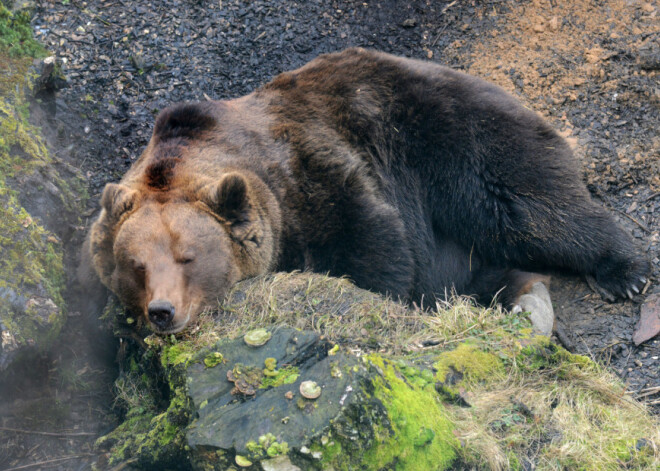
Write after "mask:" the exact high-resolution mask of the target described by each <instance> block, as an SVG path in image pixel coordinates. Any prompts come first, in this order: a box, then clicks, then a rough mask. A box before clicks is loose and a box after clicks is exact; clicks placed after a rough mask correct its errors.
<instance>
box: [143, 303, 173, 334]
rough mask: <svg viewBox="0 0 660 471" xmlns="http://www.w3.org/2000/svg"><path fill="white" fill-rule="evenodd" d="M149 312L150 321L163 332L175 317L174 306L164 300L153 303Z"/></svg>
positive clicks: (149, 307)
mask: <svg viewBox="0 0 660 471" xmlns="http://www.w3.org/2000/svg"><path fill="white" fill-rule="evenodd" d="M147 311H148V312H149V320H150V321H151V322H153V323H154V324H155V325H156V327H158V328H159V329H161V330H165V328H166V327H167V326H168V325H169V323H170V322H171V321H172V318H173V317H174V306H173V305H172V303H171V302H169V301H166V300H164V299H156V300H154V301H151V302H150V303H149V306H148V307H147Z"/></svg>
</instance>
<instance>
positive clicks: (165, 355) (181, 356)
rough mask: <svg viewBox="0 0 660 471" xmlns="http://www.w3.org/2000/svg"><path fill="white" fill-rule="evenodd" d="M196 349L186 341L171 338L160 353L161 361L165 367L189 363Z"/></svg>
mask: <svg viewBox="0 0 660 471" xmlns="http://www.w3.org/2000/svg"><path fill="white" fill-rule="evenodd" d="M195 353H196V352H195V351H194V350H192V349H191V348H190V345H189V344H188V343H186V342H177V341H176V340H173V341H172V340H170V341H169V342H167V343H166V344H165V345H164V346H163V349H162V350H161V353H160V361H161V363H162V364H163V367H165V368H167V367H168V366H169V365H172V366H177V365H183V366H185V365H187V364H188V363H189V362H190V361H191V360H192V359H193V358H194V357H195Z"/></svg>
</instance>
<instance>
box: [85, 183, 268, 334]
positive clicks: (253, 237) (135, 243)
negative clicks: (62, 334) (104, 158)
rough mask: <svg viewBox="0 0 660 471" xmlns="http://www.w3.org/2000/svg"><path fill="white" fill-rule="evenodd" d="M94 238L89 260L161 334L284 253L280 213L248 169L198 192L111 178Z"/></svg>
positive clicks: (214, 303) (182, 324) (176, 328)
mask: <svg viewBox="0 0 660 471" xmlns="http://www.w3.org/2000/svg"><path fill="white" fill-rule="evenodd" d="M101 205H102V211H101V214H100V216H99V218H98V220H97V221H96V222H95V223H94V225H93V226H92V229H91V233H90V239H89V250H90V252H89V256H90V259H91V264H92V265H93V267H94V268H95V270H96V272H97V273H98V275H99V277H100V278H101V281H102V282H103V283H104V284H105V285H106V286H107V287H108V288H110V289H111V290H112V291H113V292H114V293H115V294H116V295H117V296H118V297H119V299H120V300H121V301H122V303H123V304H124V305H125V306H126V307H127V308H128V309H129V310H131V311H133V312H135V313H142V314H143V315H144V317H145V319H146V321H147V322H148V323H149V325H150V326H151V327H152V329H153V330H154V331H156V332H158V333H162V334H169V333H175V332H179V331H181V330H182V329H184V328H185V327H186V326H187V325H188V324H189V323H190V322H191V321H193V320H194V319H195V318H196V316H197V314H199V313H200V312H201V311H203V310H204V309H206V308H207V307H213V306H217V301H218V300H219V299H222V298H223V297H224V295H225V294H226V293H227V291H228V290H229V288H231V286H232V285H233V284H234V283H236V282H237V281H239V280H241V279H243V278H247V277H250V276H255V275H258V274H261V273H265V272H266V271H268V270H269V269H271V268H272V267H273V265H274V263H275V261H276V257H277V255H278V241H279V233H280V226H281V220H280V212H279V207H278V205H277V202H276V201H275V198H274V196H273V194H272V193H271V191H270V190H269V189H268V188H267V187H266V185H265V184H264V183H263V182H262V181H261V180H260V179H259V178H257V177H256V176H255V175H253V174H251V173H250V172H230V173H227V174H225V175H224V176H223V177H222V178H221V179H220V181H219V182H217V183H208V184H205V185H204V186H202V187H200V188H198V189H197V190H195V191H194V192H193V194H192V195H185V196H184V195H182V194H177V193H176V192H170V193H168V194H167V195H166V196H164V195H163V194H153V193H149V192H142V191H140V190H139V189H137V190H136V189H133V188H131V187H130V186H127V185H124V184H108V185H107V186H106V188H105V190H104V192H103V196H102V198H101Z"/></svg>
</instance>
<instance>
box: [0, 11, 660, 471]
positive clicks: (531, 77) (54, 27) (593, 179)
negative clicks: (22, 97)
mask: <svg viewBox="0 0 660 471" xmlns="http://www.w3.org/2000/svg"><path fill="white" fill-rule="evenodd" d="M33 24H34V27H35V30H36V37H37V39H39V40H41V41H42V42H43V43H44V44H45V45H46V47H47V48H48V49H49V50H51V51H53V52H54V53H55V54H57V55H58V56H59V57H62V58H66V59H67V65H66V68H65V73H66V75H67V76H68V79H69V88H67V89H65V90H62V91H60V92H59V94H58V96H57V97H43V103H42V106H43V107H45V108H47V109H49V110H50V113H51V115H50V118H49V119H48V122H49V126H51V128H52V133H51V134H52V135H51V138H50V141H51V145H52V146H54V149H55V151H56V152H61V153H62V155H65V156H66V158H68V159H69V160H70V161H71V162H72V163H74V164H75V165H76V166H78V167H79V168H81V169H82V170H83V171H84V172H85V174H86V176H87V177H88V179H89V191H90V195H91V199H90V205H89V210H88V211H87V212H86V213H85V214H84V218H85V221H84V222H85V223H87V222H88V220H87V218H89V217H91V216H92V214H93V213H94V212H95V210H96V209H97V207H98V206H97V201H98V197H99V195H100V192H101V190H102V188H103V185H104V184H105V183H106V182H110V181H116V180H118V179H119V178H120V177H121V175H122V174H123V173H124V172H125V171H126V170H127V169H128V167H129V166H130V165H131V164H132V163H133V161H135V159H136V158H137V157H138V156H139V155H140V152H141V151H142V149H143V148H144V146H145V145H146V143H147V141H148V139H149V136H150V132H151V128H152V126H153V122H154V118H155V115H156V114H157V112H158V111H159V110H161V109H163V108H165V107H166V106H168V105H169V104H172V103H174V102H180V101H187V100H205V99H223V98H231V97H237V96H241V95H243V94H246V93H249V92H250V91H252V90H254V89H255V88H256V87H258V86H259V85H262V84H264V83H266V82H267V81H268V80H269V79H270V78H272V77H273V76H275V75H276V74H277V73H279V72H282V71H285V70H289V69H292V68H295V67H298V66H301V65H302V64H304V63H305V62H307V61H309V60H311V59H312V58H314V57H315V56H317V55H318V54H321V53H324V52H331V51H337V50H341V49H344V48H346V47H350V46H363V47H368V48H374V49H379V50H383V51H386V52H391V53H395V54H399V55H403V56H408V57H414V58H420V59H430V60H432V61H436V62H438V63H441V64H445V65H449V66H450V67H453V68H456V69H461V70H464V71H466V72H469V73H472V74H475V75H479V76H481V77H484V78H486V79H488V80H491V81H493V82H495V83H497V84H499V85H501V86H502V87H504V88H505V89H507V90H509V91H510V92H512V93H513V94H514V95H516V96H517V97H518V98H519V99H520V100H522V101H523V102H524V103H525V104H526V105H527V106H528V107H529V108H531V109H534V110H536V111H538V112H539V113H541V114H542V115H544V116H545V117H546V118H547V119H549V120H550V121H551V122H552V123H553V124H554V125H555V126H556V127H557V129H559V130H560V131H561V132H562V133H563V134H564V135H565V136H566V137H567V138H568V139H569V141H570V142H571V143H572V144H573V145H574V147H575V151H576V155H577V157H578V159H580V161H581V162H582V164H583V168H584V171H585V175H584V177H585V181H586V182H587V184H588V187H589V189H590V191H591V192H592V195H593V196H594V198H596V199H598V200H600V202H601V203H602V204H603V205H605V206H606V207H608V208H609V209H610V210H611V211H612V213H614V214H615V216H617V217H618V218H619V219H620V223H621V224H623V225H624V226H625V227H627V228H628V230H629V231H630V232H631V233H632V234H633V236H634V238H635V239H636V243H637V244H638V245H639V246H640V248H641V250H644V251H646V252H647V253H648V254H649V258H650V259H651V260H652V263H653V268H654V272H653V276H652V282H651V284H650V285H649V286H647V287H646V291H645V292H644V294H643V295H641V296H637V297H636V299H635V300H633V301H620V302H617V303H608V302H605V301H603V300H602V299H601V298H600V296H599V295H598V294H596V293H594V292H593V291H592V290H591V289H590V288H589V286H588V285H587V284H586V283H585V282H584V280H581V279H578V278H576V277H570V276H565V275H561V274H556V276H555V277H554V278H553V284H552V287H551V293H552V296H553V301H554V304H555V309H556V315H557V332H558V338H557V339H556V340H557V341H558V342H560V343H562V344H563V345H564V346H566V348H568V349H569V350H571V351H573V352H579V353H583V354H587V355H591V356H592V357H594V358H596V359H598V360H599V361H601V362H603V363H605V364H607V365H609V366H610V367H611V368H612V369H613V370H614V371H616V373H617V374H619V376H620V377H621V378H622V379H623V380H624V381H625V382H626V383H627V384H628V387H629V389H630V391H631V392H633V394H634V395H636V396H637V397H639V398H640V400H642V401H646V402H647V403H648V404H650V405H652V406H654V407H656V411H660V387H659V386H660V377H659V371H660V368H659V367H658V366H659V365H660V361H659V357H660V339H658V338H657V337H656V338H655V339H652V340H649V341H647V342H646V343H644V344H642V345H640V346H639V347H636V346H634V344H633V343H632V340H631V337H632V332H633V330H634V327H635V324H636V322H637V321H638V319H639V312H640V304H641V303H642V302H643V301H644V300H645V299H646V297H648V296H649V295H650V294H651V293H653V292H658V291H660V287H659V286H658V283H657V280H658V279H659V275H660V259H659V255H658V254H659V249H660V153H659V150H660V135H659V134H658V129H660V126H659V125H660V87H659V86H658V70H659V69H660V46H659V43H660V41H659V40H660V22H659V21H658V6H657V4H655V3H644V2H643V1H642V2H632V1H628V0H598V1H593V0H575V1H572V2H557V1H555V0H547V1H546V0H534V1H517V0H509V1H507V0H502V1H495V0H493V1H451V2H450V1H447V0H443V1H436V0H410V1H407V2H401V1H396V0H368V1H350V0H305V1H298V2H296V1H279V2H267V1H265V0H250V1H247V0H223V1H213V2H211V1H194V0H159V1H155V0H145V1H140V2H131V1H128V0H88V1H76V0H71V1H47V0H37V1H36V16H35V19H34V22H33ZM71 144H73V146H71ZM77 229H78V237H76V238H74V239H76V240H75V243H74V244H72V246H71V247H70V248H69V250H70V257H69V258H70V260H71V261H72V263H73V260H74V259H75V256H74V255H75V251H76V246H75V245H76V243H78V244H79V243H80V241H81V240H82V235H83V233H84V227H80V228H77ZM77 294H78V295H79V294H80V293H77ZM69 302H70V304H72V305H73V306H74V307H73V309H72V313H73V315H72V317H71V319H70V322H69V328H68V332H69V333H70V335H69V336H68V337H65V338H64V340H63V342H62V348H61V350H60V351H59V352H61V353H54V354H52V355H50V356H48V357H45V358H42V359H40V361H39V362H35V364H36V365H39V368H40V369H35V371H34V372H33V373H34V374H25V375H24V376H25V378H24V379H23V380H21V381H15V383H14V388H13V390H12V391H13V392H10V397H9V398H5V399H6V400H4V401H0V402H1V403H0V426H2V427H5V428H14V429H23V430H41V431H55V432H56V433H59V434H61V435H60V436H54V437H53V436H45V435H35V434H26V433H21V432H15V431H14V432H12V431H8V430H3V429H0V444H2V443H3V442H4V443H5V446H2V448H1V449H2V451H3V452H5V451H6V452H5V453H0V469H13V468H16V467H18V466H22V465H27V464H32V463H35V462H40V461H49V462H48V463H46V464H44V465H42V466H40V468H41V469H61V470H65V469H67V470H68V469H89V468H90V466H91V464H90V463H91V462H93V461H94V459H95V457H94V456H93V455H94V452H93V450H92V444H93V440H94V438H95V437H96V436H98V435H100V434H102V433H103V432H105V431H107V430H108V429H109V428H111V427H112V414H111V406H112V399H111V397H112V396H111V394H110V392H111V391H110V388H111V384H112V379H113V377H114V375H115V374H116V371H115V367H114V365H113V363H112V361H108V356H109V354H108V351H109V350H110V351H111V350H112V348H116V346H114V345H113V344H112V343H110V342H111V341H110V340H108V337H107V336H108V334H107V332H106V333H103V331H100V330H98V329H96V327H94V326H93V325H92V326H91V327H87V325H88V323H87V321H85V320H84V319H85V318H86V317H87V316H88V315H89V314H92V315H93V316H95V315H97V314H98V313H97V312H93V311H95V310H98V305H96V307H94V306H95V304H94V303H86V301H85V302H82V301H80V299H78V298H77V297H76V292H75V286H74V285H73V284H72V287H71V299H70V300H69ZM78 314H80V315H78ZM92 324H93V322H92ZM89 336H92V338H94V339H95V340H94V341H89V340H85V338H86V337H89ZM96 339H103V340H101V341H96ZM99 344H101V347H99ZM103 345H106V346H107V345H110V347H103ZM67 352H68V353H67ZM70 365H72V368H69V366H70ZM67 368H69V369H70V370H71V371H73V373H74V374H73V375H72V376H71V375H70V374H69V376H68V377H70V378H73V381H70V382H63V381H64V380H63V378H66V377H67V374H68V373H63V371H65V370H66V369H67ZM76 380H78V381H83V382H84V384H86V385H87V386H86V387H87V388H88V389H85V388H83V387H80V385H79V384H78V385H77V386H76ZM48 401H50V402H48ZM58 404H59V405H62V404H64V405H66V406H68V409H67V408H66V407H65V408H63V409H62V408H60V407H57V405H58ZM33 406H34V407H35V408H36V409H34V410H32V409H31V407H33ZM39 408H41V409H39ZM31 410H32V412H30V411H31ZM40 410H41V411H42V412H40ZM44 410H46V411H47V412H48V414H46V416H47V417H51V415H54V418H53V419H50V418H49V419H48V420H46V421H40V420H37V418H39V417H41V416H43V415H44V412H43V411H44ZM58 411H59V412H58ZM57 413H60V415H59V416H58V415H57ZM78 432H85V433H90V434H91V435H78V436H76V435H66V434H65V433H78ZM8 445H10V446H8ZM78 455H80V456H78ZM58 459H61V461H53V460H58Z"/></svg>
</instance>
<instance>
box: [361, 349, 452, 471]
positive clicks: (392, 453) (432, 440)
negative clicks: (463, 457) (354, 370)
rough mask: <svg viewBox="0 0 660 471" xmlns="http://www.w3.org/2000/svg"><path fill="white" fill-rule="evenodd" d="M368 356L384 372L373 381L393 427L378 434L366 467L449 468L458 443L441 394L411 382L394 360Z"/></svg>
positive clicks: (404, 468) (376, 392)
mask: <svg viewBox="0 0 660 471" xmlns="http://www.w3.org/2000/svg"><path fill="white" fill-rule="evenodd" d="M368 359H369V362H370V363H371V364H372V365H374V366H375V367H377V368H379V369H380V371H382V372H383V376H384V379H383V378H381V377H376V379H375V380H374V382H373V386H374V396H375V397H376V398H377V399H379V400H380V401H381V402H382V403H383V405H384V406H385V409H386V410H387V415H388V418H389V422H390V427H391V430H387V429H385V428H383V429H381V430H380V433H379V434H378V436H376V437H375V439H374V444H373V446H372V447H371V448H370V449H369V450H367V451H366V452H365V454H364V458H363V465H364V466H365V467H366V468H365V469H370V470H379V469H385V468H389V467H391V466H394V469H397V470H420V469H424V470H439V469H448V468H449V467H450V466H451V463H452V462H453V461H454V459H455V457H456V452H455V449H456V448H457V447H458V442H457V440H456V438H455V437H454V436H453V434H452V430H453V425H452V423H451V421H450V420H449V419H448V418H447V415H446V413H445V411H444V406H443V405H442V403H441V402H440V401H439V399H438V395H437V394H436V393H435V391H434V390H433V389H432V388H420V387H419V386H416V385H414V384H410V383H409V382H407V381H406V380H405V379H404V376H403V375H402V374H401V373H400V372H398V371H397V368H395V366H394V364H393V363H392V362H390V361H388V360H385V359H383V358H381V357H380V356H378V355H376V354H372V355H369V357H368ZM409 373H410V372H409Z"/></svg>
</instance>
